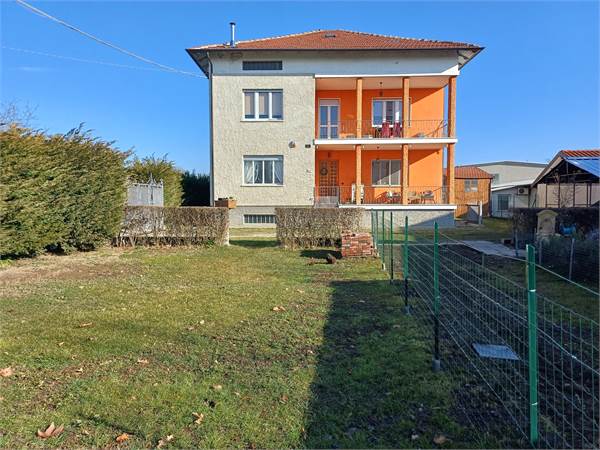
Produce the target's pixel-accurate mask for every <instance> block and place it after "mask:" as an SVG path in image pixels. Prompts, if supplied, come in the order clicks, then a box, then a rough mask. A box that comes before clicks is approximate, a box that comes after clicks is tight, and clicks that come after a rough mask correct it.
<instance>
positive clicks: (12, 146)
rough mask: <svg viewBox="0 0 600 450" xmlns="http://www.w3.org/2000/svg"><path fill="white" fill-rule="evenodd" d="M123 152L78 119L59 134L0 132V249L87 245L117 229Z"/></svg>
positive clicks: (17, 252)
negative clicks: (75, 125)
mask: <svg viewBox="0 0 600 450" xmlns="http://www.w3.org/2000/svg"><path fill="white" fill-rule="evenodd" d="M128 156H129V154H128V153H127V152H121V151H118V150H116V149H114V148H113V147H112V143H110V142H104V141H101V140H99V139H97V138H93V137H91V136H90V135H89V133H87V132H85V131H83V130H82V128H81V127H79V128H77V129H74V130H72V131H70V132H69V133H67V134H65V135H61V134H55V135H46V134H44V133H43V132H40V131H33V130H28V129H25V128H20V127H17V126H12V127H10V128H8V129H6V130H4V131H1V132H0V161H1V164H2V166H1V167H2V170H0V255H14V256H22V255H33V254H36V253H38V252H41V251H43V250H44V249H52V250H61V251H69V250H71V249H79V250H91V249H93V248H95V247H96V246H98V245H99V244H101V243H104V242H106V241H107V240H109V239H111V238H112V237H114V236H115V235H116V233H117V232H118V230H119V226H120V224H121V219H122V215H123V205H124V203H125V198H126V187H125V186H126V180H127V171H126V169H125V159H126V158H127V157H128Z"/></svg>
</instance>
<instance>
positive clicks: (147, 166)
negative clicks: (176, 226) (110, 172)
mask: <svg viewBox="0 0 600 450" xmlns="http://www.w3.org/2000/svg"><path fill="white" fill-rule="evenodd" d="M129 174H130V178H131V180H133V181H136V182H138V183H147V182H148V180H149V179H150V176H151V175H152V177H153V178H154V179H155V180H156V181H160V180H162V181H163V185H164V206H180V205H181V199H182V197H183V190H182V187H181V178H182V173H181V170H179V169H178V168H176V167H175V163H174V162H173V161H169V160H168V159H167V155H165V156H163V157H162V158H157V157H155V156H147V157H145V158H141V159H139V158H135V159H134V160H133V161H132V162H131V164H130V166H129Z"/></svg>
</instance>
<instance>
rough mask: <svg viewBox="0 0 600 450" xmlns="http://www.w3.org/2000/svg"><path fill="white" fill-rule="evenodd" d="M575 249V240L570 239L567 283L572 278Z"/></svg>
mask: <svg viewBox="0 0 600 450" xmlns="http://www.w3.org/2000/svg"><path fill="white" fill-rule="evenodd" d="M574 249H575V238H573V237H572V238H571V252H570V253H569V281H571V280H572V277H573V250H574Z"/></svg>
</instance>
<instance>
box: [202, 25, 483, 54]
mask: <svg viewBox="0 0 600 450" xmlns="http://www.w3.org/2000/svg"><path fill="white" fill-rule="evenodd" d="M418 49H424V50H433V49H471V50H480V49H481V47H479V46H478V45H474V44H467V43H464V42H450V41H434V40H427V39H412V38H402V37H396V36H385V35H381V34H372V33H361V32H358V31H347V30H315V31H307V32H305V33H298V34H288V35H285V36H276V37H270V38H263V39H252V40H247V41H238V42H236V46H235V47H230V46H229V44H228V43H226V44H211V45H203V46H200V47H193V48H191V49H190V50H418Z"/></svg>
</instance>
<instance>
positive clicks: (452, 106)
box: [446, 76, 456, 204]
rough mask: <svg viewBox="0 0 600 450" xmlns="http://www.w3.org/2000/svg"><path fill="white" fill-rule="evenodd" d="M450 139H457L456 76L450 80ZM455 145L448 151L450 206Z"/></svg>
mask: <svg viewBox="0 0 600 450" xmlns="http://www.w3.org/2000/svg"><path fill="white" fill-rule="evenodd" d="M448 137H451V138H453V137H456V76H453V77H450V78H449V79H448ZM454 145H455V144H448V148H447V150H446V151H447V155H446V183H447V185H448V203H450V204H454Z"/></svg>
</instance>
